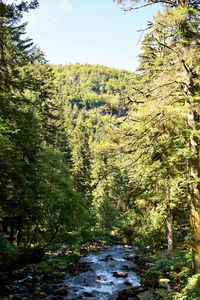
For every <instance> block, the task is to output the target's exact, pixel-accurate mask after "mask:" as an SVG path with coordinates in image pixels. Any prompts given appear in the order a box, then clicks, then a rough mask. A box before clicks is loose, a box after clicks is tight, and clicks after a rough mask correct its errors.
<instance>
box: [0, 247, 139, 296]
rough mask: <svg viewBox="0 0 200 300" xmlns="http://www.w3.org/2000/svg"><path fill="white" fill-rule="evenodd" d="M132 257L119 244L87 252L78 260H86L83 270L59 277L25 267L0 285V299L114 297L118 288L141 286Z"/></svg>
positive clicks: (130, 251)
mask: <svg viewBox="0 0 200 300" xmlns="http://www.w3.org/2000/svg"><path fill="white" fill-rule="evenodd" d="M131 256H132V257H133V256H134V248H133V247H124V246H121V245H118V246H113V247H106V248H104V249H101V250H99V251H96V252H90V253H88V254H87V255H85V256H83V257H82V258H81V259H80V263H83V265H84V264H85V263H87V264H85V265H87V268H86V271H85V272H84V271H80V272H81V273H79V274H78V275H72V274H69V273H68V272H66V273H64V274H63V275H64V277H62V279H61V278H60V279H59V278H55V273H54V272H52V273H50V274H47V273H45V272H42V271H41V272H38V271H37V268H35V266H26V267H25V268H23V269H20V270H17V271H16V272H15V273H16V274H17V279H16V280H14V281H13V282H11V284H8V285H7V286H5V288H4V289H3V290H1V288H0V299H3V300H8V299H13V300H29V299H30V300H32V299H34V300H36V299H37V300H38V299H41V298H42V299H44V300H52V299H65V300H81V299H84V300H87V299H94V300H100V299H101V300H115V299H117V297H118V294H119V292H120V291H123V290H125V289H127V288H130V287H139V286H140V278H139V277H138V276H137V275H136V273H135V272H134V271H133V270H134V269H135V264H134V262H133V260H131V259H130V258H131ZM80 265H81V264H80Z"/></svg>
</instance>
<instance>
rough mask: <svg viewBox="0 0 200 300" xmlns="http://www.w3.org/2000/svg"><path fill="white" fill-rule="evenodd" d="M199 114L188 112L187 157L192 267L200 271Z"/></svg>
mask: <svg viewBox="0 0 200 300" xmlns="http://www.w3.org/2000/svg"><path fill="white" fill-rule="evenodd" d="M199 122H200V116H199V114H198V113H197V112H195V111H190V112H189V113H188V125H189V126H190V128H191V134H190V149H191V158H190V159H189V200H190V207H191V212H190V223H191V228H192V234H193V245H192V246H193V248H192V250H193V251H192V252H193V269H194V271H195V272H196V273H197V272H199V271H200V182H199V179H200V153H199V138H198V136H196V135H195V130H197V129H198V126H199V125H198V124H199Z"/></svg>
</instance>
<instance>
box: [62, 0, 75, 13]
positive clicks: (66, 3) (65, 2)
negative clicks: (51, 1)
mask: <svg viewBox="0 0 200 300" xmlns="http://www.w3.org/2000/svg"><path fill="white" fill-rule="evenodd" d="M59 2H60V4H61V6H62V8H64V10H65V11H70V10H71V9H72V1H71V0H59Z"/></svg>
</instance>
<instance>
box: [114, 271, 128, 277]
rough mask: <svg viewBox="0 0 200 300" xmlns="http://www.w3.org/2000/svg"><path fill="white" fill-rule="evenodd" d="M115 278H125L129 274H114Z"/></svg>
mask: <svg viewBox="0 0 200 300" xmlns="http://www.w3.org/2000/svg"><path fill="white" fill-rule="evenodd" d="M113 276H114V277H122V278H125V277H127V276H128V273H127V272H114V273H113Z"/></svg>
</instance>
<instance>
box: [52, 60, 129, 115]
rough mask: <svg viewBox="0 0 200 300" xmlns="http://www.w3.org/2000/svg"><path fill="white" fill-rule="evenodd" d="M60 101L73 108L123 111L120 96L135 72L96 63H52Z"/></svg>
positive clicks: (126, 91)
mask: <svg viewBox="0 0 200 300" xmlns="http://www.w3.org/2000/svg"><path fill="white" fill-rule="evenodd" d="M52 67H53V70H54V74H55V77H56V83H57V86H58V90H59V93H60V96H61V97H62V101H64V102H65V103H66V102H68V103H70V104H71V107H72V108H74V109H76V108H77V109H84V110H90V109H95V110H96V111H97V110H98V109H99V112H100V111H101V113H102V114H103V113H106V112H107V113H113V114H114V113H116V114H119V115H120V114H122V113H123V112H122V111H121V112H120V108H121V109H124V105H123V104H124V103H123V102H122V99H120V96H121V98H122V96H124V95H127V94H128V88H129V87H130V86H131V84H132V83H133V78H134V75H131V74H130V73H128V72H127V71H121V70H115V69H111V68H109V67H105V66H99V65H88V64H86V65H80V64H75V65H68V66H62V65H58V66H52Z"/></svg>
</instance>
